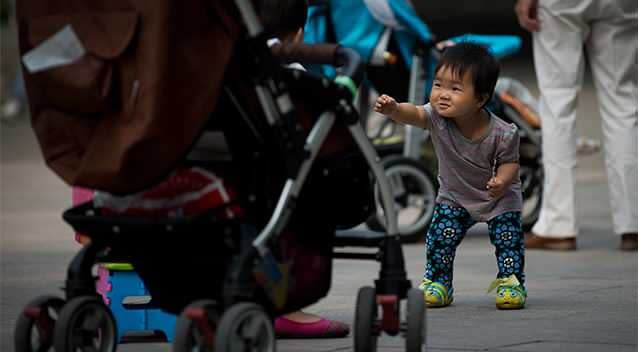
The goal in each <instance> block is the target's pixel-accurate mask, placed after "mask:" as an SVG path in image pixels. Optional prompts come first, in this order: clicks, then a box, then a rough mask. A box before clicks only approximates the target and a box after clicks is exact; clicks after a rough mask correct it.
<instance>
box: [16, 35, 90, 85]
mask: <svg viewBox="0 0 638 352" xmlns="http://www.w3.org/2000/svg"><path fill="white" fill-rule="evenodd" d="M85 53H86V49H84V46H83V45H82V43H81V42H80V39H79V38H78V36H77V34H75V31H74V30H73V28H72V27H71V25H66V26H64V28H62V29H61V30H59V31H58V32H57V33H55V34H54V35H53V36H51V38H49V39H47V40H45V41H44V42H42V43H41V44H40V45H38V46H37V47H35V48H33V49H31V50H29V52H28V53H26V54H24V55H23V56H22V62H23V63H24V66H25V67H26V68H27V70H28V71H29V72H30V73H36V72H40V71H45V70H50V69H52V68H55V67H60V66H65V65H70V64H72V63H74V62H76V61H78V60H79V59H81V58H82V56H84V54H85Z"/></svg>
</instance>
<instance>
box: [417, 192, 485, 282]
mask: <svg viewBox="0 0 638 352" xmlns="http://www.w3.org/2000/svg"><path fill="white" fill-rule="evenodd" d="M474 223H475V222H474V220H472V218H471V217H470V214H469V213H468V212H467V210H465V209H463V208H458V207H453V206H450V205H447V204H437V205H436V206H435V208H434V215H433V216H432V223H431V224H430V228H429V230H428V232H427V235H426V266H425V278H426V279H428V280H431V281H433V282H438V283H440V284H442V285H444V286H445V287H447V288H448V289H451V288H452V279H453V269H454V257H455V255H456V247H458V245H459V244H460V243H461V240H462V239H463V237H465V233H466V232H467V230H468V229H469V228H470V227H471V226H472V225H473V224H474Z"/></svg>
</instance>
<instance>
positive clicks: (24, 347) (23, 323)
mask: <svg viewBox="0 0 638 352" xmlns="http://www.w3.org/2000/svg"><path fill="white" fill-rule="evenodd" d="M62 306H64V300H63V299H62V298H59V297H56V296H50V295H47V296H40V297H37V298H35V299H34V300H32V301H31V302H29V303H28V304H27V305H26V306H25V307H24V309H23V310H22V312H21V313H20V316H19V317H18V320H17V322H16V327H15V330H14V333H13V342H14V348H15V350H16V352H33V351H37V352H46V351H50V350H52V349H53V331H54V328H55V324H56V321H57V319H58V316H59V313H60V309H62Z"/></svg>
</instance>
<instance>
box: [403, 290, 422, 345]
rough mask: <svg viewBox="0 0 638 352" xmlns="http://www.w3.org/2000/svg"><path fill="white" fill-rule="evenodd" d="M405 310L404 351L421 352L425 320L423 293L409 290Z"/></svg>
mask: <svg viewBox="0 0 638 352" xmlns="http://www.w3.org/2000/svg"><path fill="white" fill-rule="evenodd" d="M407 301H408V303H407V308H406V331H405V351H406V352H421V351H423V349H424V348H425V337H426V320H425V314H426V313H425V312H426V309H425V301H424V300H423V291H421V290H419V289H416V288H411V289H410V290H409V291H408V299H407Z"/></svg>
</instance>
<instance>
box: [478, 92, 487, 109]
mask: <svg viewBox="0 0 638 352" xmlns="http://www.w3.org/2000/svg"><path fill="white" fill-rule="evenodd" d="M489 98H490V96H489V94H482V95H481V96H480V97H477V98H476V100H477V102H478V106H479V107H481V106H483V105H485V103H487V100H488V99H489Z"/></svg>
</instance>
